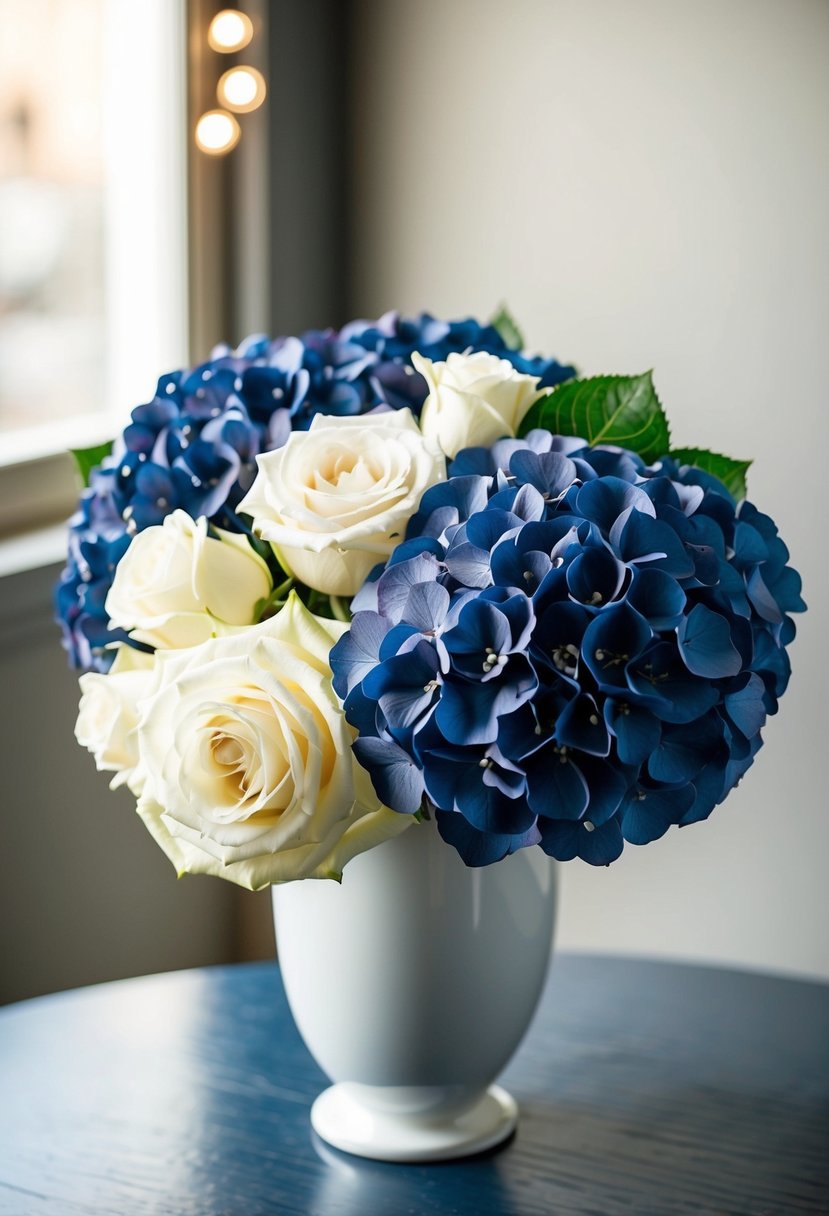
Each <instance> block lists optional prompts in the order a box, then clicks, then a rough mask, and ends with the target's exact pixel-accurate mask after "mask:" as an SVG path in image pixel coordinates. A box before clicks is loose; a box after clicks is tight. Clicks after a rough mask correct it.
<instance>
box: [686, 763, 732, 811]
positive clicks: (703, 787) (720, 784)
mask: <svg viewBox="0 0 829 1216" xmlns="http://www.w3.org/2000/svg"><path fill="white" fill-rule="evenodd" d="M725 770H726V765H725V764H724V763H723V761H722V760H721V759H719V758H717V759H714V760H712V761H711V762H710V763H708V764H706V765H705V767H704V768H702V769H701V770H700V771H699V772H698V773H697V775H696V776H695V777H694V780H693V782H692V784H693V787H694V795H695V796H694V801H693V802H692V804H691V806H690V807H689V808H688V810H687V811H686V812H685V813H684V815H682V816H681V817H680V818H679V820H678V821H677V822H678V824H679V826H680V827H686V826H687V825H688V824H689V823H699V822H700V821H701V820H703V819H707V818H708V816H709V815H710V814H711V812H712V811H713V809H714V807H715V806H716V805H717V803H718V802H722V800H723V798H724V797H725V795H726V793H727V792H728V790H727V787H726V785H725Z"/></svg>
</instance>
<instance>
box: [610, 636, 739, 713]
mask: <svg viewBox="0 0 829 1216" xmlns="http://www.w3.org/2000/svg"><path fill="white" fill-rule="evenodd" d="M625 675H626V678H627V683H628V686H629V688H630V690H631V692H633V693H635V694H636V695H637V696H638V697H639V698H640V704H642V705H643V706H644V708H646V709H650V710H651V712H652V713H654V714H655V715H656V716H657V717H658V718H661V719H662V721H663V722H672V723H678V724H682V723H686V722H693V721H694V720H695V719H696V718H701V717H702V715H703V714H704V713H706V712H707V711H708V710H709V709H711V708H713V706H714V705H716V703H717V701H718V700H719V696H720V693H719V689H718V688H717V687H716V685H714V684H712V683H711V682H710V681H707V680H703V679H700V678H699V677H698V676H695V675H693V673H691V672H689V671H688V669H687V667H686V666H685V664H684V663H683V662H682V659H681V657H680V654H679V651H678V650H677V648H676V646H675V645H674V644H673V643H671V642H656V643H655V644H653V645H651V646H650V647H648V649H647V650H645V651H644V652H643V653H642V654H641V655H639V656H638V658H636V659H633V660H631V662H630V663H628V664H627V667H626V670H625Z"/></svg>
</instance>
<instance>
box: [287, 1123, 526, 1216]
mask: <svg viewBox="0 0 829 1216" xmlns="http://www.w3.org/2000/svg"><path fill="white" fill-rule="evenodd" d="M514 1138H515V1137H514V1136H510V1138H509V1139H508V1140H507V1141H506V1142H505V1143H504V1144H502V1145H499V1146H498V1148H495V1149H489V1150H487V1151H486V1152H483V1153H476V1154H475V1156H473V1157H466V1158H464V1159H463V1160H462V1161H445V1162H434V1163H431V1164H428V1165H403V1166H401V1165H396V1164H393V1163H391V1162H386V1161H371V1160H368V1159H366V1158H361V1157H352V1156H350V1155H349V1154H348V1153H341V1152H339V1151H338V1150H337V1149H333V1148H331V1147H330V1146H329V1145H327V1144H326V1143H325V1141H323V1140H321V1139H320V1138H319V1136H317V1134H316V1133H315V1132H312V1133H311V1143H312V1145H313V1148H314V1151H315V1152H316V1154H317V1156H318V1157H319V1158H320V1160H321V1161H322V1162H323V1164H324V1165H325V1166H326V1167H327V1168H326V1170H325V1173H324V1174H323V1175H322V1177H321V1178H320V1180H319V1182H318V1184H317V1187H316V1190H315V1192H314V1196H313V1203H312V1207H311V1208H310V1216H367V1214H368V1213H371V1214H372V1216H373V1214H375V1213H376V1214H377V1216H380V1214H381V1213H382V1214H387V1213H404V1212H413V1213H417V1216H430V1214H432V1213H434V1214H435V1216H437V1214H438V1213H447V1212H453V1213H454V1212H458V1213H464V1214H465V1213H467V1212H469V1213H473V1212H474V1213H480V1212H511V1211H514V1210H515V1208H514V1207H513V1204H512V1202H511V1199H510V1188H509V1186H508V1185H507V1184H506V1182H505V1180H504V1178H503V1177H502V1173H501V1163H502V1162H503V1161H504V1160H505V1154H506V1153H508V1151H509V1146H510V1144H511V1143H512V1141H513V1140H514Z"/></svg>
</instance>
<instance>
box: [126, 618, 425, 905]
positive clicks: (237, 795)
mask: <svg viewBox="0 0 829 1216" xmlns="http://www.w3.org/2000/svg"><path fill="white" fill-rule="evenodd" d="M344 628H345V626H340V625H337V624H335V623H334V622H333V621H322V620H320V619H319V618H317V617H314V616H312V615H311V613H309V612H308V610H307V609H306V608H305V607H304V606H303V604H302V603H301V601H300V600H299V599H298V597H297V596H295V595H293V596H291V597H290V598H289V600H288V603H287V604H286V606H285V607H284V608H283V609H282V610H281V612H279V613H277V615H276V616H274V617H272V618H271V619H270V620H267V621H264V622H262V624H260V625H256V626H253V627H252V628H250V629H245V630H242V631H240V632H239V633H237V634H228V635H224V636H222V637H217V638H212V639H211V640H210V641H208V642H205V643H204V644H203V645H202V646H197V647H195V648H193V649H190V650H180V651H162V652H159V653H158V655H157V656H156V679H155V684H154V687H153V690H152V692H151V693H150V695H149V697H148V698H147V699H146V700H145V701H144V702H143V703H142V706H141V718H140V722H139V727H138V745H139V754H140V758H141V764H142V767H143V769H144V771H145V774H146V780H145V785H144V791H143V794H142V797H141V799H140V800H139V803H138V811H139V814H140V815H141V816H142V818H143V819H144V822H145V823H146V825H147V827H148V828H149V829H150V831H151V832H152V834H153V836H154V837H155V839H156V840H157V841H158V843H159V844H160V845H161V847H162V849H163V850H164V851H165V853H166V854H167V856H168V857H169V858H170V860H171V861H172V862H173V864H174V865H175V867H176V869H177V870H178V871H179V873H180V874H181V873H184V872H189V873H200V874H215V875H219V876H221V877H222V878H228V879H230V880H231V881H232V882H236V883H239V884H240V885H241V886H244V887H248V888H249V889H251V890H259V889H260V888H261V887H265V886H267V885H268V884H269V883H274V882H287V881H289V880H290V879H295V878H326V877H335V878H339V877H340V875H341V873H342V869H343V866H344V865H345V864H346V862H347V861H349V860H350V859H351V857H353V856H354V855H355V854H357V853H361V852H363V851H364V850H365V849H368V848H372V847H373V846H374V845H375V844H380V843H381V842H382V841H383V840H386V839H388V838H389V837H391V836H394V835H397V834H398V833H399V832H401V831H403V830H404V829H405V828H406V827H408V826H409V825H410V823H411V822H412V819H411V817H410V816H408V815H398V814H396V813H395V812H394V811H390V810H387V809H386V808H385V807H382V806H381V804H380V803H379V801H378V799H377V796H376V794H375V793H374V790H373V788H372V785H371V781H370V779H369V777H368V774H367V773H366V772H365V771H364V770H363V769H362V768H361V767H360V765H359V764H358V763H357V761H356V759H355V757H354V754H353V752H352V747H351V744H352V741H353V738H354V734H355V732H354V731H353V730H352V728H351V727H350V726H349V725H348V723H347V722H346V720H345V717H344V715H343V712H342V708H341V706H340V704H339V702H338V700H337V698H336V696H335V694H334V691H333V689H332V687H331V668H330V667H329V665H328V655H329V653H330V650H331V647H332V645H333V644H334V642H335V641H336V640H337V638H338V637H339V635H340V633H341V632H342V630H343V629H344Z"/></svg>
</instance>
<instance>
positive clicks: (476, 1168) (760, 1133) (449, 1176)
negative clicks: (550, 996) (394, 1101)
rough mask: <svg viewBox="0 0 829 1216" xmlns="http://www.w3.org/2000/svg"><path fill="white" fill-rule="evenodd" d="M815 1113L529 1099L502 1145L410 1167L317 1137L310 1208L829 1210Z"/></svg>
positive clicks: (317, 1211) (323, 1214)
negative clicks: (352, 1152) (317, 1171)
mask: <svg viewBox="0 0 829 1216" xmlns="http://www.w3.org/2000/svg"><path fill="white" fill-rule="evenodd" d="M800 1098H801V1099H802V1098H803V1095H800ZM806 1105H807V1106H808V1103H806ZM815 1114H816V1112H815V1110H814V1108H813V1107H809V1109H808V1110H807V1109H804V1108H803V1106H802V1105H801V1103H800V1102H799V1101H798V1098H797V1096H794V1097H793V1099H792V1101H791V1102H788V1103H783V1104H782V1105H781V1103H780V1101H779V1100H778V1101H775V1102H771V1101H770V1100H765V1101H764V1100H763V1099H762V1098H761V1097H760V1096H759V1095H756V1094H755V1095H753V1096H749V1095H745V1094H743V1095H735V1094H734V1093H732V1092H727V1091H724V1090H721V1089H718V1088H716V1087H714V1086H694V1087H688V1088H686V1089H675V1090H671V1089H669V1088H666V1089H664V1090H663V1091H661V1092H652V1093H650V1094H648V1096H647V1099H645V1097H644V1096H643V1095H641V1094H638V1095H636V1096H631V1097H630V1098H629V1099H628V1100H627V1101H620V1100H619V1096H618V1094H617V1095H616V1099H615V1100H614V1098H613V1097H611V1096H609V1097H608V1107H607V1109H602V1110H598V1109H596V1108H595V1107H593V1108H591V1107H589V1106H587V1105H584V1104H580V1103H578V1102H577V1101H574V1100H573V1099H572V1098H571V1099H569V1100H565V1101H562V1102H559V1103H555V1104H553V1103H547V1102H545V1101H543V1100H539V1099H538V1098H535V1099H526V1098H525V1099H524V1100H523V1101H522V1102H521V1117H520V1122H519V1126H518V1131H517V1133H516V1134H515V1135H514V1136H513V1137H512V1138H511V1139H510V1140H508V1141H507V1142H506V1143H505V1144H504V1145H502V1146H500V1147H499V1148H497V1149H493V1150H490V1151H489V1152H487V1153H481V1154H478V1155H477V1156H475V1157H470V1158H467V1159H465V1160H462V1161H449V1162H444V1163H437V1164H430V1165H409V1166H400V1165H394V1164H389V1163H385V1162H379V1161H369V1160H364V1159H361V1158H358V1157H352V1156H349V1155H348V1154H346V1153H340V1152H338V1151H337V1150H335V1149H332V1148H330V1147H329V1146H328V1145H327V1144H325V1143H324V1142H323V1141H322V1140H320V1139H319V1137H317V1136H316V1135H315V1134H314V1133H311V1141H312V1145H313V1148H314V1151H315V1152H316V1154H317V1156H318V1157H319V1159H320V1160H321V1161H322V1163H323V1164H324V1166H325V1167H326V1168H325V1170H324V1173H323V1174H322V1175H321V1176H320V1177H319V1178H318V1180H317V1182H316V1185H315V1189H314V1193H313V1198H312V1204H311V1207H310V1209H309V1211H310V1214H311V1216H366V1213H378V1214H379V1213H406V1212H414V1213H418V1216H421V1214H422V1216H432V1214H434V1216H437V1214H438V1213H446V1212H451V1213H455V1214H457V1216H467V1214H469V1216H472V1214H473V1213H474V1214H475V1216H477V1214H478V1213H480V1212H484V1211H486V1212H504V1213H506V1212H520V1213H521V1216H552V1214H553V1213H555V1216H567V1214H569V1213H573V1214H575V1213H584V1212H601V1213H602V1216H617V1213H618V1214H619V1216H621V1214H622V1213H624V1214H625V1216H629V1214H630V1213H631V1212H634V1211H635V1212H636V1213H637V1216H656V1214H657V1213H658V1214H659V1216H675V1214H679V1213H688V1212H691V1211H699V1210H701V1209H700V1208H699V1206H698V1205H699V1202H700V1197H701V1196H705V1203H706V1207H705V1209H704V1210H705V1211H706V1212H711V1213H715V1212H716V1213H735V1212H741V1213H755V1212H756V1213H761V1212H762V1213H766V1212H769V1213H771V1212H774V1213H783V1212H790V1211H791V1212H793V1211H798V1212H804V1213H805V1212H809V1213H818V1212H826V1211H829V1208H827V1207H825V1206H824V1204H825V1200H826V1194H827V1166H826V1153H825V1143H826V1142H825V1139H824V1136H823V1134H822V1132H821V1130H820V1124H819V1123H818V1122H816V1119H815ZM823 1131H824V1132H825V1131H826V1122H825V1121H824V1123H823ZM795 1145H796V1146H797V1151H796V1153H795V1152H793V1151H792V1150H793V1148H794V1146H795ZM804 1153H805V1160H806V1162H807V1168H806V1169H804ZM793 1160H796V1161H798V1167H797V1169H796V1170H791V1171H790V1170H789V1168H788V1166H787V1162H791V1161H793ZM695 1205H696V1206H695Z"/></svg>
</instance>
